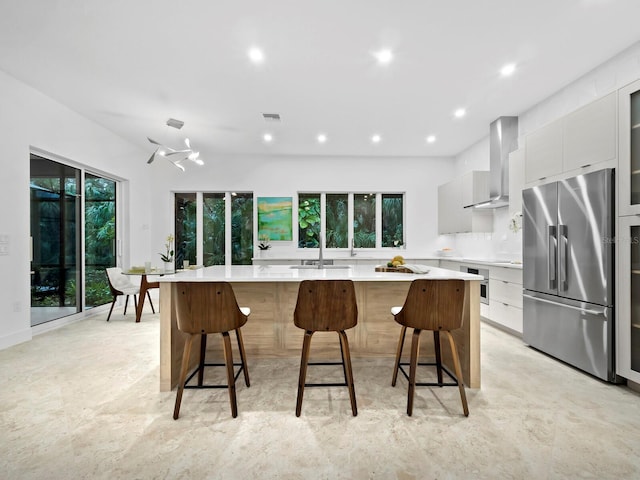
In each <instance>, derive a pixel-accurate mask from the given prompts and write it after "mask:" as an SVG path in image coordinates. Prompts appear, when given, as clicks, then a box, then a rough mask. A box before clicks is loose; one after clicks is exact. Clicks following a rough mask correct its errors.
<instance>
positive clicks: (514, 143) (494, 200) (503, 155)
mask: <svg viewBox="0 0 640 480" xmlns="http://www.w3.org/2000/svg"><path fill="white" fill-rule="evenodd" d="M517 149H518V117H500V118H498V119H497V120H494V121H493V122H492V123H491V125H490V126H489V172H490V173H489V201H488V202H484V203H480V204H478V205H476V206H475V208H499V207H504V206H506V205H509V154H510V153H511V152H513V151H514V150H517Z"/></svg>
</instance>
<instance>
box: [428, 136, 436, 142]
mask: <svg viewBox="0 0 640 480" xmlns="http://www.w3.org/2000/svg"><path fill="white" fill-rule="evenodd" d="M435 141H436V136H435V135H429V136H428V137H427V143H433V142H435Z"/></svg>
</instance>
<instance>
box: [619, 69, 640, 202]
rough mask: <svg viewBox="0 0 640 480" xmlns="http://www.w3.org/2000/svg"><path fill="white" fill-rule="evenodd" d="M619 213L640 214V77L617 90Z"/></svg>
mask: <svg viewBox="0 0 640 480" xmlns="http://www.w3.org/2000/svg"><path fill="white" fill-rule="evenodd" d="M618 107H619V115H618V125H619V127H620V143H619V155H620V156H619V159H620V167H619V175H618V185H619V197H618V198H619V203H618V206H619V213H620V215H639V214H640V80H638V81H635V82H633V83H632V84H630V85H627V86H626V87H624V88H621V89H620V90H619V91H618Z"/></svg>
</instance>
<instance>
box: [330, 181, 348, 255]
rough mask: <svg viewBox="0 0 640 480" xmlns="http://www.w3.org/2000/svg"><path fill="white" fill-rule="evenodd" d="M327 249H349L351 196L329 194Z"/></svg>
mask: <svg viewBox="0 0 640 480" xmlns="http://www.w3.org/2000/svg"><path fill="white" fill-rule="evenodd" d="M326 198H327V208H326V217H325V218H326V224H327V226H326V229H325V231H326V234H325V236H326V239H327V240H326V241H327V243H326V245H327V248H348V247H349V194H347V193H327V197H326Z"/></svg>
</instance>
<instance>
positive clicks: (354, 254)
mask: <svg viewBox="0 0 640 480" xmlns="http://www.w3.org/2000/svg"><path fill="white" fill-rule="evenodd" d="M353 248H354V245H353V238H352V239H351V256H352V257H355V256H356V255H357V253H356V251H355V250H354V249H353Z"/></svg>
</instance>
